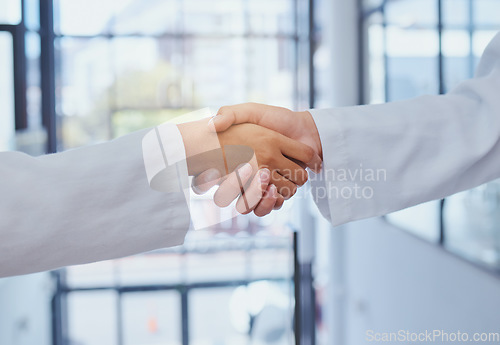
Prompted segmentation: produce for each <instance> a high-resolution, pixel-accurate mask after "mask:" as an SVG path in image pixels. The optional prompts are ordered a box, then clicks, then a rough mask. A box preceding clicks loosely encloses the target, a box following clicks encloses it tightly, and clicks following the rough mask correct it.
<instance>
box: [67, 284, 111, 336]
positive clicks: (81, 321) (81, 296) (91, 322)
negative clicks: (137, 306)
mask: <svg viewBox="0 0 500 345" xmlns="http://www.w3.org/2000/svg"><path fill="white" fill-rule="evenodd" d="M116 312H117V295H116V293H115V292H113V291H95V292H72V293H70V294H69V295H68V337H69V340H70V341H69V342H70V343H71V344H85V345H115V344H117V331H116V330H117V321H118V320H117V313H116Z"/></svg>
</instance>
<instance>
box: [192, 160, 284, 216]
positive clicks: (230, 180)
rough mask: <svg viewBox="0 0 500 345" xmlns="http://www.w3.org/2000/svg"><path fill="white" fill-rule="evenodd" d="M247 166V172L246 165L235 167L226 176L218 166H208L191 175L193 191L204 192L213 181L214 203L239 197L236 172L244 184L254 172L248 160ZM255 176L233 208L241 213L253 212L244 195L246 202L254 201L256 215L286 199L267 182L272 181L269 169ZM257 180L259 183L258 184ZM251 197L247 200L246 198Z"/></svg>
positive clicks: (277, 208) (280, 204)
mask: <svg viewBox="0 0 500 345" xmlns="http://www.w3.org/2000/svg"><path fill="white" fill-rule="evenodd" d="M246 166H248V167H250V170H249V171H250V172H248V170H247V171H245V166H243V167H241V168H240V169H238V171H237V172H236V171H234V172H232V173H231V174H229V175H228V176H227V178H225V179H224V178H222V176H221V174H220V173H219V171H218V170H217V169H209V170H206V171H204V172H202V173H201V174H199V175H198V176H196V177H195V178H194V179H193V185H192V189H193V191H194V192H195V193H196V194H199V195H200V194H205V193H206V192H208V190H209V189H210V188H212V187H213V186H216V185H220V186H219V188H218V189H217V192H216V193H215V195H214V202H215V204H216V205H221V204H224V203H225V201H224V200H234V199H235V198H236V197H238V194H239V193H240V186H239V182H238V177H237V175H236V174H238V175H239V177H240V179H241V182H242V184H245V183H247V182H248V180H249V179H250V177H251V175H252V174H253V169H252V168H251V166H250V164H247V165H246ZM257 176H258V178H254V181H253V183H252V184H251V185H250V186H249V187H248V188H246V189H245V191H244V192H243V194H242V195H241V196H240V197H239V199H238V201H237V203H236V210H238V212H240V213H241V214H247V213H250V212H252V210H251V209H250V208H249V207H246V206H245V205H244V201H243V200H244V199H243V198H246V200H247V204H255V205H256V206H255V207H254V209H253V212H254V214H255V215H256V216H258V217H264V216H265V215H267V214H269V213H271V211H272V210H279V209H280V208H281V206H283V203H284V201H285V199H284V198H283V196H282V195H281V194H279V193H278V191H277V189H276V186H275V185H273V184H269V182H270V181H271V174H270V172H269V170H268V169H266V168H264V169H260V170H259V171H258V172H257ZM259 183H260V185H259ZM248 200H250V202H248Z"/></svg>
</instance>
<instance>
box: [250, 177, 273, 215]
mask: <svg viewBox="0 0 500 345" xmlns="http://www.w3.org/2000/svg"><path fill="white" fill-rule="evenodd" d="M277 200H278V190H277V189H276V186H275V185H273V184H271V185H269V186H268V187H267V189H266V191H265V192H264V195H263V196H262V200H261V201H260V202H259V204H258V205H257V207H255V210H253V213H254V214H255V215H256V216H257V217H264V216H266V215H268V214H269V213H271V211H272V210H273V208H274V206H275V205H276V201H277Z"/></svg>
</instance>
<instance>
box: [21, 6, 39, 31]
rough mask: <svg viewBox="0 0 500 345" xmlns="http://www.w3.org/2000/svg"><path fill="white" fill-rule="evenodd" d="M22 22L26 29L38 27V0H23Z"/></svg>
mask: <svg viewBox="0 0 500 345" xmlns="http://www.w3.org/2000/svg"><path fill="white" fill-rule="evenodd" d="M24 24H25V25H26V28H27V29H28V30H32V31H37V30H38V29H39V28H40V1H39V0H24Z"/></svg>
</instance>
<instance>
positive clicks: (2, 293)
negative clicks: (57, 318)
mask: <svg viewBox="0 0 500 345" xmlns="http://www.w3.org/2000/svg"><path fill="white" fill-rule="evenodd" d="M51 290H52V284H51V281H50V276H49V274H48V273H39V274H32V275H27V276H21V277H14V278H4V279H0V345H35V344H36V345H49V344H51V343H52V334H51V327H52V323H51V310H50V301H51Z"/></svg>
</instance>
